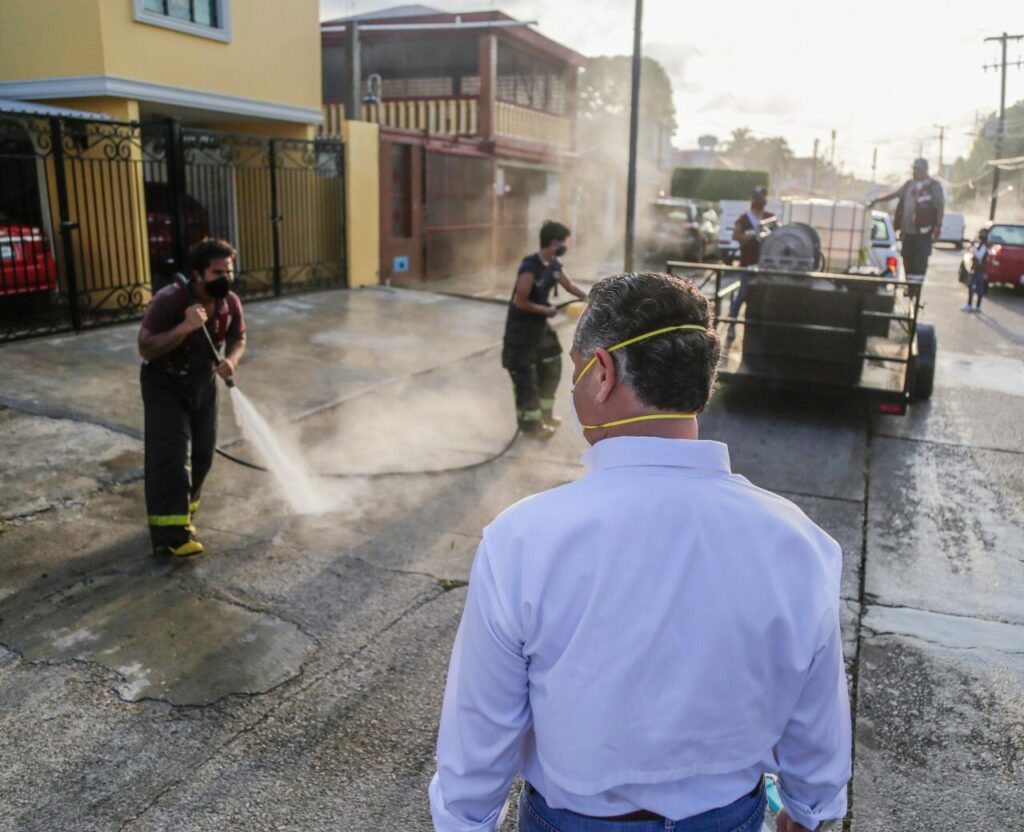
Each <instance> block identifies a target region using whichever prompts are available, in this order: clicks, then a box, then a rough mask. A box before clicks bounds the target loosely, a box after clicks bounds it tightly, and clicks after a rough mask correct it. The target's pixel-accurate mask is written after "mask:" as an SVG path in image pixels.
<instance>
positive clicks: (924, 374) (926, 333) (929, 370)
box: [910, 324, 939, 402]
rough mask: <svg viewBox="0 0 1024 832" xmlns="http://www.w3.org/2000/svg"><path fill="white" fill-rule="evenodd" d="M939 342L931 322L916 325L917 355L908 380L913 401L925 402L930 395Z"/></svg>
mask: <svg viewBox="0 0 1024 832" xmlns="http://www.w3.org/2000/svg"><path fill="white" fill-rule="evenodd" d="M938 348H939V342H938V338H936V337H935V327H934V326H932V325H931V324H918V325H917V355H916V356H915V357H914V366H913V369H912V371H911V372H912V373H913V375H912V376H911V380H910V382H911V383H910V397H911V398H912V399H913V400H914V401H919V402H926V401H928V399H930V398H931V396H932V387H933V386H934V384H935V356H936V353H937V352H938Z"/></svg>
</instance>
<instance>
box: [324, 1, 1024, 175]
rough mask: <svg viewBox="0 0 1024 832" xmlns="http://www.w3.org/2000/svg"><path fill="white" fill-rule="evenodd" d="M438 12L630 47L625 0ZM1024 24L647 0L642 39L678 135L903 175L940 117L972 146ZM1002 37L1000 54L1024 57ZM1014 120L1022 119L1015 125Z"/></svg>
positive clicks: (933, 138) (949, 9) (942, 8)
mask: <svg viewBox="0 0 1024 832" xmlns="http://www.w3.org/2000/svg"><path fill="white" fill-rule="evenodd" d="M402 2H403V0H320V11H321V18H330V17H339V16H346V15H349V14H353V13H354V14H361V13H364V12H369V11H375V10H378V9H383V8H389V7H391V6H395V5H401V4H402ZM421 2H422V3H423V4H424V5H428V6H432V7H434V8H438V9H441V10H443V11H447V12H460V11H477V10H486V9H499V10H501V11H503V12H505V13H506V14H509V15H511V16H513V17H515V18H518V19H520V20H536V21H537V26H536V28H537V29H538V30H539V31H541V32H543V33H544V34H545V35H547V36H548V37H550V38H552V39H554V40H557V41H559V42H561V43H564V44H566V45H567V46H570V47H572V48H573V49H575V50H577V51H578V52H581V53H583V54H584V55H615V54H629V52H630V51H631V49H632V40H633V31H632V26H633V3H631V2H629V0H560V2H551V0H546V2H545V1H544V0H495V2H492V0H421ZM1004 30H1005V31H1009V32H1010V34H1024V4H1022V3H1021V1H1020V0H977V2H974V3H969V4H968V3H964V2H962V0H957V2H947V1H946V0H933V2H923V0H887V1H883V0H857V2H856V3H836V2H828V0H825V2H822V0H775V2H771V3H766V2H763V0H757V1H756V2H755V0H733V2H730V3H727V4H726V3H710V2H706V0H705V2H702V3H692V2H685V0H645V2H644V22H643V44H644V46H643V48H644V52H645V54H647V55H649V56H651V57H653V58H656V59H658V60H659V61H661V63H662V64H663V65H664V66H665V69H666V70H667V71H668V73H669V76H670V77H671V79H672V82H673V86H674V90H675V107H676V120H677V122H678V123H679V127H678V130H677V133H676V136H675V140H674V143H675V145H676V146H677V147H683V148H689V147H695V146H696V143H697V137H698V136H701V135H704V134H708V133H710V134H713V135H716V136H718V137H719V138H720V139H723V140H724V139H726V138H727V137H728V136H729V134H730V132H731V131H732V130H733V129H735V128H737V127H748V128H750V129H751V130H752V131H753V132H754V134H755V135H757V136H775V135H781V136H784V137H785V138H786V139H787V140H788V141H789V143H790V146H791V147H792V148H793V150H794V152H795V153H796V155H797V156H810V154H811V152H812V150H813V145H814V140H815V139H816V138H817V139H819V140H820V146H821V151H819V152H820V153H823V154H825V155H826V158H827V157H828V153H829V151H830V143H831V132H832V130H835V131H836V146H835V163H836V165H837V166H838V165H839V164H840V163H841V164H842V165H843V170H844V172H846V173H851V172H852V173H855V174H856V175H857V176H859V177H862V178H868V177H869V176H870V172H871V161H872V153H873V151H874V149H875V148H877V150H878V171H877V178H878V179H883V178H884V177H886V176H888V175H899V176H900V177H903V176H904V175H906V174H909V170H910V165H911V162H912V161H913V159H914V157H915V156H917V155H918V152H919V149H920V150H923V152H924V155H925V156H926V157H927V158H928V159H929V161H930V162H931V163H932V165H933V166H935V165H936V164H937V161H938V153H939V139H938V135H939V130H938V128H937V127H936V126H935V125H945V126H946V128H947V129H946V131H945V146H944V160H945V161H946V162H950V161H952V160H953V159H954V158H955V157H956V156H957V155H961V154H966V153H967V152H968V150H969V149H970V144H971V141H972V136H970V135H969V134H970V133H971V132H972V131H974V130H975V119H976V117H977V115H978V114H980V115H981V116H982V117H984V116H986V115H988V114H990V113H992V112H995V111H996V110H997V109H998V107H999V74H998V72H996V71H994V70H988V71H987V72H986V71H985V70H984V69H983V68H982V66H983V64H991V63H995V62H996V61H998V60H999V57H1000V51H999V44H998V43H985V42H984V38H985V37H987V36H991V35H998V34H1000V33H1002V32H1003V31H1004ZM1019 43H1020V44H1022V45H1015V44H1013V43H1011V44H1010V47H1009V50H1008V53H1007V57H1008V60H1010V61H1014V60H1017V59H1018V58H1021V57H1024V41H1020V42H1019ZM1022 99H1024V69H1017V68H1013V67H1011V68H1010V69H1009V70H1007V91H1006V100H1007V106H1009V105H1010V104H1012V103H1013V102H1015V101H1020V100H1022ZM1010 129H1011V131H1013V130H1014V129H1017V130H1019V131H1021V132H1024V125H1021V126H1019V127H1017V128H1014V125H1010Z"/></svg>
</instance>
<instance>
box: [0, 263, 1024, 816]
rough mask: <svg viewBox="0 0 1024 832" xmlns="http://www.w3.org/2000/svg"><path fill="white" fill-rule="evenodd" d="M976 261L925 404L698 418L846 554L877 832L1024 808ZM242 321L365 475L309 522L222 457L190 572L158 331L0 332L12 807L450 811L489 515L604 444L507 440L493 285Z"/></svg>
mask: <svg viewBox="0 0 1024 832" xmlns="http://www.w3.org/2000/svg"><path fill="white" fill-rule="evenodd" d="M955 263H956V260H955V257H954V255H953V254H952V253H948V252H941V251H940V252H937V254H936V256H935V258H934V268H933V270H932V274H931V275H930V277H929V283H928V287H927V289H926V301H927V303H928V307H927V309H926V312H925V316H926V318H929V319H931V320H933V321H934V322H935V323H936V325H937V327H938V331H939V353H940V364H939V371H938V375H937V380H936V392H935V395H934V397H933V399H932V401H931V402H930V403H929V404H927V405H919V406H916V407H914V408H913V409H912V412H911V413H910V414H909V415H908V416H907V417H903V418H896V417H875V418H872V417H868V416H866V415H865V414H864V412H863V411H862V410H861V409H859V408H857V407H856V406H853V405H852V404H850V403H844V402H839V401H815V400H812V399H807V398H801V397H792V396H787V397H782V396H776V395H771V394H763V393H757V392H753V391H744V390H740V389H729V388H727V389H722V390H720V391H719V393H718V394H717V395H716V397H715V399H714V401H713V404H712V407H711V409H710V411H709V412H708V413H707V414H706V415H705V417H704V418H703V419H702V422H701V430H702V435H703V436H705V437H706V438H713V439H720V440H723V441H726V442H728V443H729V444H730V447H731V452H732V458H733V465H734V468H735V469H736V470H737V471H739V472H741V473H744V474H746V475H747V476H748V477H750V479H751V480H753V481H754V482H755V483H757V484H759V485H762V486H765V487H767V488H771V489H774V490H777V491H780V492H781V493H783V494H785V495H786V496H789V497H790V498H791V499H793V500H794V501H796V502H797V503H798V504H799V505H801V507H803V508H804V510H805V511H806V512H807V513H808V514H809V515H810V516H811V517H812V518H813V519H815V520H816V521H817V522H819V523H820V524H821V525H822V526H824V527H825V528H826V529H827V530H828V531H829V532H830V533H831V534H833V536H835V537H836V538H837V540H839V542H840V543H841V544H842V545H843V548H844V553H845V563H844V570H845V571H844V580H843V588H842V593H843V598H844V619H845V620H844V628H845V629H844V635H845V639H846V651H847V660H848V668H849V671H850V679H851V686H852V689H853V691H854V696H855V699H854V702H855V711H856V763H855V777H854V782H853V787H852V794H851V799H852V812H851V820H852V828H853V829H854V830H857V832H860V831H861V830H864V832H868V831H869V830H879V829H908V830H909V829H917V828H954V826H955V827H956V828H958V829H965V830H982V829H985V830H988V829H1004V828H1005V829H1009V828H1014V824H1016V823H1018V822H1019V818H1020V812H1021V808H1022V799H1021V790H1020V776H1021V771H1020V760H1021V759H1024V701H1022V700H1024V693H1022V691H1024V612H1022V609H1024V608H1022V606H1021V602H1020V598H1021V597H1022V594H1024V544H1022V543H1021V541H1022V540H1024V534H1022V531H1024V528H1022V527H1024V467H1022V457H1021V449H1022V447H1024V442H1022V438H1024V428H1022V427H1021V420H1020V417H1019V414H1020V413H1021V404H1022V401H1021V399H1022V396H1024V390H1022V389H1021V386H1020V379H1021V378H1024V374H1022V372H1021V371H1022V369H1024V359H1022V355H1024V353H1022V350H1021V346H1022V344H1024V295H1020V294H1017V295H1009V294H1007V293H1005V292H995V291H993V292H992V293H991V294H990V297H989V298H988V299H987V300H986V306H987V307H988V308H987V309H986V313H987V314H986V315H984V316H967V315H965V314H962V313H959V312H958V311H957V309H958V307H959V306H960V304H962V303H963V298H962V297H961V292H960V287H959V286H958V285H957V284H956V278H955ZM247 317H248V320H249V323H250V335H251V348H250V352H249V355H248V356H247V359H246V361H245V363H244V364H243V368H242V371H241V372H240V376H239V383H240V386H241V387H242V389H244V390H245V392H246V393H247V395H249V396H250V398H251V399H252V400H253V401H254V402H255V403H256V404H257V406H259V407H260V408H261V409H262V410H263V411H264V412H266V413H267V414H269V415H270V416H271V418H272V419H273V420H274V421H275V422H276V423H277V424H280V425H282V426H284V428H283V432H284V433H285V434H286V436H285V439H286V441H288V442H291V443H293V447H294V448H296V453H297V454H301V455H302V456H303V457H304V458H308V459H309V460H310V461H311V464H312V465H313V466H314V467H316V469H317V470H319V471H323V472H330V473H332V474H339V475H351V476H338V477H331V478H327V479H323V480H320V481H319V482H320V487H321V489H322V490H323V492H324V494H325V495H326V497H327V498H329V500H330V502H331V505H332V510H331V511H329V512H327V513H324V514H320V515H313V516H310V515H301V514H297V513H295V512H293V511H291V510H289V509H288V507H287V502H286V500H285V499H284V496H285V495H282V494H281V493H280V492H279V490H278V489H277V487H276V486H275V485H274V483H273V482H272V481H269V480H268V478H267V476H266V475H265V474H261V473H259V472H257V471H252V470H249V469H247V468H244V467H240V466H238V465H234V464H232V463H230V462H228V461H227V460H224V459H218V461H217V462H216V464H215V466H214V470H213V473H212V474H211V478H210V480H209V485H208V488H207V489H206V497H205V499H204V506H203V510H202V512H201V514H200V515H199V518H198V523H199V526H200V530H201V532H202V535H201V536H202V539H203V540H204V542H205V543H206V544H207V546H208V549H209V550H210V553H209V555H208V556H205V557H204V558H203V559H201V560H198V561H197V562H195V563H187V564H178V565H172V564H167V563H165V562H164V563H160V562H156V561H154V560H153V559H152V558H150V557H148V540H147V535H146V531H145V528H144V526H143V525H142V523H143V521H144V508H143V504H142V488H141V481H140V473H141V470H140V469H141V464H142V456H141V442H140V441H139V430H140V427H141V402H140V401H139V395H138V382H137V363H138V362H137V358H136V356H135V352H134V339H135V327H133V326H127V327H121V328H115V329H108V330H102V331H96V332H91V333H87V334H84V335H79V336H73V337H70V336H69V337H64V338H51V339H45V340H38V341H33V342H24V343H19V344H14V345H9V346H7V347H4V348H2V349H0V362H3V368H4V385H3V389H2V390H0V404H3V405H4V406H5V407H4V409H2V410H0V424H2V426H3V429H2V431H0V454H2V459H3V462H2V463H0V464H2V466H3V472H4V475H3V478H2V484H0V517H3V518H4V526H3V529H4V531H3V533H0V706H2V707H0V758H2V759H3V760H4V763H3V765H2V766H0V821H2V823H0V827H2V828H4V829H13V830H76V832H77V831H78V830H136V831H138V830H163V829H171V828H173V829H180V830H211V831H212V830H223V829H235V828H238V829H241V828H245V829H254V830H273V829H304V830H328V829H330V830H337V829H345V830H364V829H365V830H369V829H378V828H409V829H428V828H430V823H429V813H428V808H427V804H426V797H425V789H426V784H427V782H428V780H429V778H430V775H431V774H432V771H433V742H434V733H435V730H436V723H437V716H438V712H439V708H440V698H441V694H442V690H443V683H444V676H445V671H446V663H447V656H448V652H449V650H450V647H451V642H452V639H453V637H454V633H455V628H456V626H457V624H458V618H459V615H460V612H461V607H462V604H463V601H464V597H465V588H464V587H465V581H466V579H467V576H468V570H469V565H470V563H471V560H472V557H473V553H474V551H475V548H476V544H477V542H478V540H479V534H480V530H481V528H482V526H483V525H485V524H486V523H487V522H489V520H490V519H491V518H492V517H493V516H494V515H495V514H496V513H497V512H499V511H500V510H502V509H503V508H504V507H506V506H507V505H509V504H510V503H511V502H513V501H515V500H517V499H519V498H520V497H522V496H524V495H526V494H529V493H531V492H534V491H536V490H539V489H543V488H548V487H551V486H554V485H557V484H559V483H562V482H566V481H568V480H571V479H573V478H574V477H576V476H578V475H579V473H580V471H581V469H580V467H579V465H578V456H579V453H580V452H581V451H582V449H583V447H584V446H583V443H582V440H581V439H579V438H578V437H577V436H575V435H574V434H573V433H572V431H570V430H563V431H561V432H560V433H559V435H558V436H557V437H556V438H555V439H554V440H553V441H552V442H551V443H550V444H548V445H546V446H544V445H538V444H536V443H533V442H528V441H525V440H520V441H519V442H517V443H516V444H514V445H513V446H512V448H511V449H510V450H509V451H508V452H507V453H505V454H503V455H501V456H500V457H499V458H496V459H491V457H493V456H495V455H496V454H498V453H499V452H500V451H501V449H502V448H504V447H505V445H506V443H507V441H508V440H509V438H510V437H511V436H512V435H513V433H514V429H515V426H514V419H513V418H512V414H511V409H512V405H511V390H510V386H509V383H508V380H507V378H506V377H505V375H504V373H503V371H502V370H501V368H500V362H499V354H498V343H499V339H500V333H501V329H502V325H503V320H504V309H503V308H502V307H501V306H500V305H494V304H488V303H481V302H473V301H467V300H458V299H452V298H444V297H439V296H437V295H431V294H427V293H415V292H410V291H389V290H384V289H374V290H362V291H356V292H333V293H324V294H319V295H310V296H305V297H301V298H293V299H288V300H282V301H275V302H266V303H261V304H253V305H251V306H250V307H249V308H248V309H247ZM562 327H563V330H562V332H563V335H562V337H563V343H567V342H568V339H569V337H570V332H571V324H570V323H569V322H567V321H564V322H563V323H562ZM565 376H566V383H565V385H564V386H563V388H562V390H561V393H562V395H561V397H560V399H559V407H560V408H561V409H562V410H563V415H564V411H565V409H566V406H567V398H566V396H565V391H566V390H567V389H568V366H566V368H565ZM221 406H222V412H221V424H222V440H223V443H227V444H230V443H232V441H233V440H235V439H237V435H238V434H237V430H236V429H235V427H234V422H233V418H232V414H231V409H230V404H229V403H228V402H227V401H226V397H225V400H224V401H222V405H221ZM230 450H231V452H232V453H236V454H237V455H238V456H240V457H243V458H253V457H252V449H251V448H248V447H247V446H246V445H245V443H235V444H230ZM488 460H490V461H488ZM477 463H484V464H481V465H477ZM471 465H476V467H472V468H467V469H466V470H462V471H457V472H450V473H433V474H423V473H418V474H417V473H413V474H410V473H404V474H398V475H393V476H385V477H380V476H366V475H367V474H375V473H380V472H410V471H436V470H437V469H440V468H449V467H453V466H471ZM954 818H956V820H954Z"/></svg>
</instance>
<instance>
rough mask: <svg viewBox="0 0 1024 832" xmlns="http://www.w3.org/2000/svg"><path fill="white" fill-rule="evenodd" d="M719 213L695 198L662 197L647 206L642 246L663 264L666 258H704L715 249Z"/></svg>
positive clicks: (649, 257) (649, 259)
mask: <svg viewBox="0 0 1024 832" xmlns="http://www.w3.org/2000/svg"><path fill="white" fill-rule="evenodd" d="M717 238H718V214H717V213H716V212H715V211H714V210H713V209H711V208H709V207H706V206H704V205H701V204H700V203H698V202H695V201H694V200H692V199H681V198H679V197H661V198H660V199H657V200H655V202H653V203H652V204H651V205H650V206H649V210H648V217H647V224H646V226H644V227H643V231H642V233H641V238H640V246H639V249H640V251H641V252H642V254H643V257H644V260H645V261H647V262H649V263H653V264H657V265H658V266H659V268H664V266H665V262H666V261H667V260H687V261H690V262H703V261H704V260H706V259H707V258H708V257H709V255H713V254H714V253H715V250H716V240H717Z"/></svg>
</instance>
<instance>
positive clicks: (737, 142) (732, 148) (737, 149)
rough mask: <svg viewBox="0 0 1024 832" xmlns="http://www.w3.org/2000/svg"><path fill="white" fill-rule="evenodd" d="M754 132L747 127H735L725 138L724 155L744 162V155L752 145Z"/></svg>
mask: <svg viewBox="0 0 1024 832" xmlns="http://www.w3.org/2000/svg"><path fill="white" fill-rule="evenodd" d="M754 141H755V139H754V134H753V133H751V132H750V129H749V128H747V127H737V128H735V129H734V130H733V131H732V135H731V136H730V137H729V138H728V139H727V140H726V143H725V155H726V156H728V157H729V158H730V159H733V160H735V161H738V162H743V163H744V164H745V163H746V156H747V154H748V153H749V152H750V149H751V147H753V145H754Z"/></svg>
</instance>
